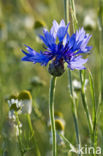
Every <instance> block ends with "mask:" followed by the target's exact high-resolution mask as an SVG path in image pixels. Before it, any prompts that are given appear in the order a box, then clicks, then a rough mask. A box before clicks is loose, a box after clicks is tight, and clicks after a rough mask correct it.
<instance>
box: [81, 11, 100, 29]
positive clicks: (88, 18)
mask: <svg viewBox="0 0 103 156" xmlns="http://www.w3.org/2000/svg"><path fill="white" fill-rule="evenodd" d="M83 25H84V28H85V29H88V30H93V29H95V28H96V25H97V19H96V12H95V11H94V10H88V11H87V12H86V13H85V17H84V22H83Z"/></svg>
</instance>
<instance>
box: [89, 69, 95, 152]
mask: <svg viewBox="0 0 103 156" xmlns="http://www.w3.org/2000/svg"><path fill="white" fill-rule="evenodd" d="M89 82H90V90H91V96H92V103H93V134H92V143H93V146H94V147H95V149H96V124H97V111H96V101H95V93H94V84H93V77H92V73H91V72H90V71H89Z"/></svg>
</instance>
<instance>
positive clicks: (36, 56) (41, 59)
mask: <svg viewBox="0 0 103 156" xmlns="http://www.w3.org/2000/svg"><path fill="white" fill-rule="evenodd" d="M27 47H28V46H27ZM27 50H28V53H27V52H25V51H24V50H22V52H23V53H24V54H25V55H26V56H24V57H23V58H22V61H29V62H33V63H34V64H35V63H40V64H41V65H47V64H48V62H49V60H50V58H49V57H48V55H45V54H43V53H42V52H40V53H38V52H36V51H34V50H33V49H32V48H30V47H28V49H27Z"/></svg>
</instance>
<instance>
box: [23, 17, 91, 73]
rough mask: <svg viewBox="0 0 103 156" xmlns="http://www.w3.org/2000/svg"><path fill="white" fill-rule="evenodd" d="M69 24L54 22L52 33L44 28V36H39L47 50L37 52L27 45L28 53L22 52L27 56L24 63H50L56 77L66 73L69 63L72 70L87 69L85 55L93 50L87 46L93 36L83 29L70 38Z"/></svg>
mask: <svg viewBox="0 0 103 156" xmlns="http://www.w3.org/2000/svg"><path fill="white" fill-rule="evenodd" d="M69 24H70V23H68V24H67V25H65V22H64V20H61V22H60V24H58V23H57V22H56V20H54V21H53V26H52V28H51V29H50V31H48V30H47V29H45V28H44V29H43V35H39V37H40V39H41V40H42V41H43V42H44V44H45V47H44V48H45V50H44V51H43V52H42V51H40V52H36V51H35V50H33V49H32V48H30V47H29V46H27V45H25V46H26V50H27V51H28V52H25V51H24V50H22V52H23V53H24V54H25V56H24V57H23V58H22V61H29V62H33V63H34V64H35V63H40V64H41V65H42V66H46V65H47V64H48V63H49V68H48V71H49V73H50V74H52V75H54V76H60V75H61V74H63V72H64V71H65V70H64V63H67V65H68V68H70V69H71V70H74V69H78V70H82V69H86V68H85V67H84V64H85V63H86V62H87V60H88V59H87V58H86V59H84V58H83V54H86V53H89V51H90V50H91V48H92V47H91V46H87V44H88V42H89V39H90V38H91V35H89V34H86V32H85V30H84V29H83V28H81V29H79V30H77V31H76V32H75V33H74V34H72V35H71V36H70V35H69V33H68V27H69Z"/></svg>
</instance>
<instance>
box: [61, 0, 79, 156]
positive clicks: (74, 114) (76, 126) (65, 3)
mask: <svg viewBox="0 0 103 156" xmlns="http://www.w3.org/2000/svg"><path fill="white" fill-rule="evenodd" d="M64 12H65V22H66V24H67V23H68V19H69V0H64ZM68 76H69V84H70V95H71V100H72V114H73V119H74V125H75V132H76V138H77V144H78V148H80V144H81V143H80V136H79V128H78V119H77V109H76V104H75V99H74V97H73V88H72V75H71V71H70V69H69V70H68ZM79 155H80V156H81V154H79Z"/></svg>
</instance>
